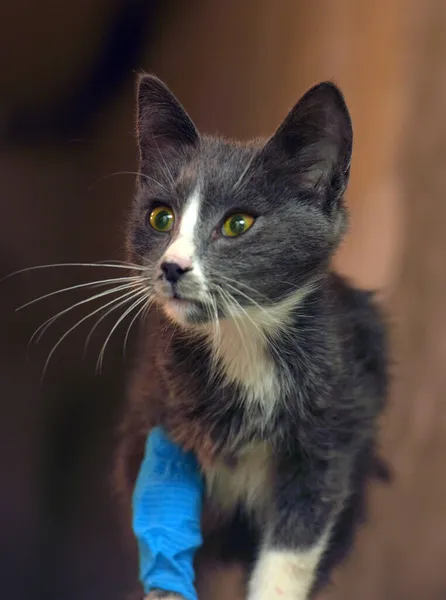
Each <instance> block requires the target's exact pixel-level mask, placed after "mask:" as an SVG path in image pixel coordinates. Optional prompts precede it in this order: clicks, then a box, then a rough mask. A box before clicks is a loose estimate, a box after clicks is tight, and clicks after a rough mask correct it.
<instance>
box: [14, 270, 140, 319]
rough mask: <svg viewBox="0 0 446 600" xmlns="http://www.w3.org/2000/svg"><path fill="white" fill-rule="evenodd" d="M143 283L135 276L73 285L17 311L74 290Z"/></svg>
mask: <svg viewBox="0 0 446 600" xmlns="http://www.w3.org/2000/svg"><path fill="white" fill-rule="evenodd" d="M138 280H139V281H142V278H141V276H139V275H138V276H134V277H116V278H114V279H101V280H98V281H89V282H87V283H80V284H79V285H71V286H70V287H66V288H62V289H60V290H56V291H54V292H50V293H49V294H45V295H44V296H39V297H38V298H34V299H33V300H30V301H29V302H26V303H25V304H22V305H21V306H19V307H18V308H16V311H19V310H22V309H24V308H26V307H27V306H31V305H32V304H35V303H36V302H40V300H45V299H46V298H51V296H56V295H57V294H62V293H64V292H71V291H72V290H78V289H82V288H86V287H96V286H102V285H108V284H110V283H121V282H122V283H130V282H131V281H135V282H136V281H138Z"/></svg>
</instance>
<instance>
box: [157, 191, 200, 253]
mask: <svg viewBox="0 0 446 600" xmlns="http://www.w3.org/2000/svg"><path fill="white" fill-rule="evenodd" d="M200 205H201V194H200V188H199V186H197V187H196V188H195V189H194V191H193V192H192V194H191V195H190V196H189V198H188V200H187V202H186V206H185V209H184V211H183V214H182V215H181V218H180V227H179V231H178V235H177V237H176V238H175V239H174V241H173V242H172V244H171V245H170V246H169V247H168V248H167V250H166V253H165V255H164V260H167V261H168V260H172V262H177V261H176V260H175V259H176V258H179V259H181V260H183V261H184V260H187V261H193V259H194V257H195V244H194V236H195V230H196V225H197V222H198V215H199V213H200Z"/></svg>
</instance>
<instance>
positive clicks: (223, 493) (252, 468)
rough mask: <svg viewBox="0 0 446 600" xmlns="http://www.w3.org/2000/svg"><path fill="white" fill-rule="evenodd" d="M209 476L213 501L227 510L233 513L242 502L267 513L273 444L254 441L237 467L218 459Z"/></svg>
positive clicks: (243, 453) (250, 508) (209, 471)
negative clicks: (255, 442) (265, 510)
mask: <svg viewBox="0 0 446 600" xmlns="http://www.w3.org/2000/svg"><path fill="white" fill-rule="evenodd" d="M205 476H206V483H207V492H208V495H209V497H210V501H211V503H212V504H214V505H216V506H217V507H218V508H219V509H220V510H222V511H223V512H232V510H234V509H235V508H236V506H237V505H238V504H242V505H243V506H245V507H246V508H247V509H248V510H249V511H253V512H255V513H259V512H263V510H264V509H265V508H266V506H267V505H268V504H269V500H270V497H269V494H270V491H271V487H272V486H271V476H272V454H271V447H270V446H269V445H268V444H266V443H257V444H253V445H251V446H249V447H247V448H246V449H245V450H244V451H243V452H242V453H241V454H240V456H239V457H238V461H237V464H236V465H235V466H228V465H226V464H225V463H224V462H223V461H217V462H216V463H215V464H214V466H213V467H212V468H210V469H207V470H206V472H205Z"/></svg>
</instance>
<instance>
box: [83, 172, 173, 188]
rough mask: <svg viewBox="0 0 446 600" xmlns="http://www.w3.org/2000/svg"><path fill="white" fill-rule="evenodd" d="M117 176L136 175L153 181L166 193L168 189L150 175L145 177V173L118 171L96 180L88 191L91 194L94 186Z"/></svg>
mask: <svg viewBox="0 0 446 600" xmlns="http://www.w3.org/2000/svg"><path fill="white" fill-rule="evenodd" d="M117 175H136V176H137V177H143V178H144V179H147V180H149V181H153V183H156V184H157V185H159V186H160V188H162V189H163V190H164V191H165V192H167V189H166V188H165V187H164V186H163V185H162V183H160V182H159V181H157V180H156V179H154V178H153V177H150V176H149V175H145V174H144V173H141V172H138V171H116V172H115V173H109V174H108V175H104V176H103V177H100V178H99V179H96V181H94V182H93V183H92V184H91V185H90V187H89V188H88V191H89V192H91V190H92V189H93V188H94V186H95V185H97V184H98V183H101V182H102V181H105V180H106V179H110V177H116V176H117Z"/></svg>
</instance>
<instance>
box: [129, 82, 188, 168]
mask: <svg viewBox="0 0 446 600" xmlns="http://www.w3.org/2000/svg"><path fill="white" fill-rule="evenodd" d="M137 102H138V121H137V123H138V124H137V136H138V143H139V148H140V154H141V161H142V162H143V163H148V164H149V165H150V166H151V167H153V166H156V164H157V163H159V162H160V161H161V164H162V163H163V161H165V160H166V159H167V158H168V157H169V156H170V155H175V154H176V155H178V154H181V153H182V151H184V150H187V149H188V148H191V147H194V146H196V145H197V144H198V142H199V135H198V132H197V130H196V128H195V125H194V124H193V122H192V121H191V119H190V118H189V116H188V115H187V113H186V111H185V110H184V108H183V107H182V106H181V104H180V103H179V102H178V100H177V99H176V98H175V96H174V95H173V94H172V92H171V91H170V90H169V89H168V87H167V86H166V85H165V84H164V83H163V82H162V81H160V80H159V79H158V78H157V77H155V76H153V75H143V76H141V77H140V79H139V81H138V88H137Z"/></svg>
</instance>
